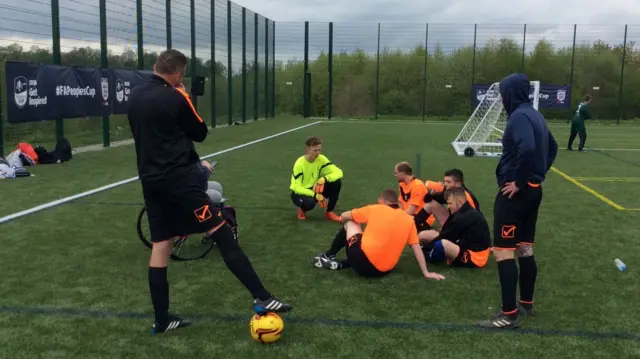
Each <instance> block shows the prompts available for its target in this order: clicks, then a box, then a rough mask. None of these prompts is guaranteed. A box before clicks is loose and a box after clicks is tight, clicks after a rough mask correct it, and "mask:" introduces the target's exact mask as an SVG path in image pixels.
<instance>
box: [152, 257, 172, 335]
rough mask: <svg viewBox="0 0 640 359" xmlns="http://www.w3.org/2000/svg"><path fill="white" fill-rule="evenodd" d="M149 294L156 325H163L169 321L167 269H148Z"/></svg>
mask: <svg viewBox="0 0 640 359" xmlns="http://www.w3.org/2000/svg"><path fill="white" fill-rule="evenodd" d="M149 292H150V293H151V303H152V304H153V311H154V313H155V317H156V323H160V324H164V323H166V322H167V321H168V320H169V319H168V318H169V282H168V281H167V267H164V268H157V267H149Z"/></svg>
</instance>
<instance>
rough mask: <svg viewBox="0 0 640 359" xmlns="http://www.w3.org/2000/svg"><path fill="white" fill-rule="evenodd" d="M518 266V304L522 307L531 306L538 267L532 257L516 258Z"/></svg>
mask: <svg viewBox="0 0 640 359" xmlns="http://www.w3.org/2000/svg"><path fill="white" fill-rule="evenodd" d="M518 263H519V264H520V303H521V304H522V305H523V306H524V307H530V306H532V305H533V292H534V290H535V286H536V277H537V275H538V266H537V265H536V259H535V257H534V256H530V257H521V258H518Z"/></svg>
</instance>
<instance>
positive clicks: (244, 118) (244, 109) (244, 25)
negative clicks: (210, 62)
mask: <svg viewBox="0 0 640 359" xmlns="http://www.w3.org/2000/svg"><path fill="white" fill-rule="evenodd" d="M245 122H247V8H245V7H243V8H242V123H245Z"/></svg>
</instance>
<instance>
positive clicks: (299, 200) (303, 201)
mask: <svg viewBox="0 0 640 359" xmlns="http://www.w3.org/2000/svg"><path fill="white" fill-rule="evenodd" d="M291 200H292V201H293V204H295V205H296V206H297V207H300V208H301V209H302V210H303V211H305V212H306V211H310V210H312V209H314V208H315V207H316V200H315V199H314V198H313V197H309V196H300V195H297V194H295V193H292V194H291Z"/></svg>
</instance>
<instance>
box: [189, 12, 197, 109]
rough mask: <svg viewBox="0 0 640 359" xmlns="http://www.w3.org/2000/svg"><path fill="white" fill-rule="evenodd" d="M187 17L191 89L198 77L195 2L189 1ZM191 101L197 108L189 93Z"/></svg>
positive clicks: (193, 97) (195, 97)
mask: <svg viewBox="0 0 640 359" xmlns="http://www.w3.org/2000/svg"><path fill="white" fill-rule="evenodd" d="M189 6H190V9H189V17H190V18H191V21H190V22H191V25H190V28H191V65H190V66H189V67H191V71H189V73H190V76H191V87H193V79H195V78H196V76H198V68H197V67H198V61H196V2H195V0H190V1H189ZM191 101H193V107H195V108H196V109H197V108H198V96H196V95H194V94H193V92H191Z"/></svg>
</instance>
